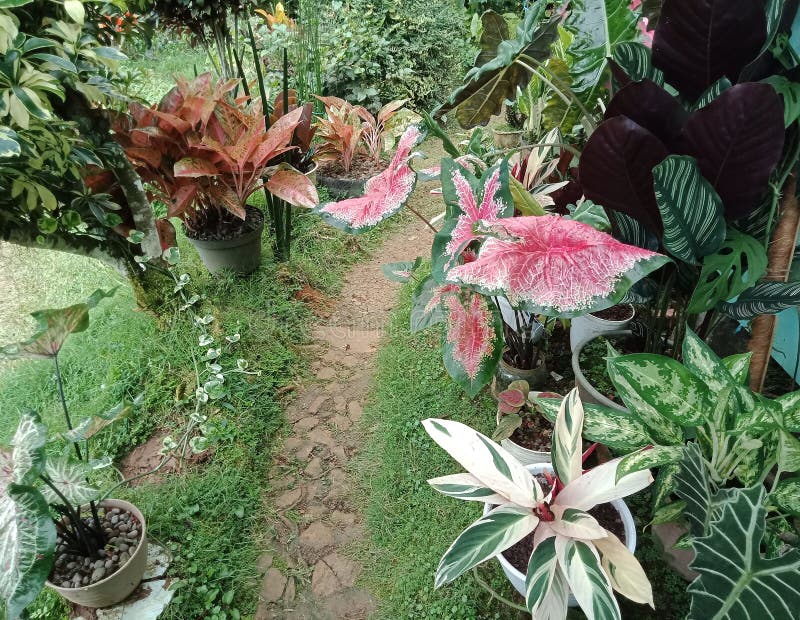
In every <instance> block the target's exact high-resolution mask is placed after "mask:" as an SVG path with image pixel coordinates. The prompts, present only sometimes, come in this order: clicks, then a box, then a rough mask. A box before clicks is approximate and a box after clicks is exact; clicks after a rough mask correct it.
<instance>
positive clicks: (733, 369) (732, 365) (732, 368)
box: [722, 351, 753, 385]
mask: <svg viewBox="0 0 800 620" xmlns="http://www.w3.org/2000/svg"><path fill="white" fill-rule="evenodd" d="M752 357H753V354H752V353H751V352H749V351H748V352H747V353H736V354H734V355H729V356H728V357H724V358H722V363H723V364H724V365H725V368H727V369H728V372H729V373H731V376H732V377H733V380H734V381H736V382H737V383H739V384H741V385H747V384H748V383H749V382H750V359H751V358H752Z"/></svg>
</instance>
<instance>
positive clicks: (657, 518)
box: [651, 500, 686, 525]
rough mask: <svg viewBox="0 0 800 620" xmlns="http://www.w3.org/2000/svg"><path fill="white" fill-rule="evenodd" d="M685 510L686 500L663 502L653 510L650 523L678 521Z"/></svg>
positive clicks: (658, 523)
mask: <svg viewBox="0 0 800 620" xmlns="http://www.w3.org/2000/svg"><path fill="white" fill-rule="evenodd" d="M684 512H686V502H685V501H683V500H677V501H674V502H672V503H670V504H665V505H663V506H661V507H660V508H658V509H657V510H655V511H654V512H653V520H652V521H651V524H652V525H660V524H662V523H672V522H673V521H678V520H679V519H681V517H683V513H684Z"/></svg>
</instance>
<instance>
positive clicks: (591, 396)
mask: <svg viewBox="0 0 800 620" xmlns="http://www.w3.org/2000/svg"><path fill="white" fill-rule="evenodd" d="M602 335H603V336H604V337H607V338H613V337H615V336H630V335H631V332H630V331H629V330H617V331H613V332H606V333H604V334H602ZM598 337H599V336H589V337H588V338H586V339H585V340H582V341H579V342H578V343H577V345H576V346H575V348H574V349H573V351H572V371H573V372H574V373H575V386H576V387H577V388H578V394H579V395H580V397H581V400H582V401H583V402H585V403H594V404H596V405H605V406H606V407H611V408H612V409H616V410H617V411H624V412H627V411H628V409H627V408H626V407H623V406H622V405H620V404H618V403H615V402H614V401H613V400H611V399H609V398H606V397H605V396H603V395H602V394H601V393H600V392H598V391H597V390H596V389H595V388H594V386H593V385H592V384H591V383H590V381H589V380H588V379H587V378H586V375H584V374H583V370H582V369H581V366H580V357H581V352H582V351H583V349H584V347H585V346H586V345H588V344H589V343H590V342H592V341H593V340H595V339H596V338H598Z"/></svg>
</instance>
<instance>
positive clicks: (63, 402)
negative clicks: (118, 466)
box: [53, 353, 83, 461]
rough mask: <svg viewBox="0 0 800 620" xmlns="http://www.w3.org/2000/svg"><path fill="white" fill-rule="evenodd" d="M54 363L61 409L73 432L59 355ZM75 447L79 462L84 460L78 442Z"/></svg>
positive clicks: (68, 426)
mask: <svg viewBox="0 0 800 620" xmlns="http://www.w3.org/2000/svg"><path fill="white" fill-rule="evenodd" d="M53 363H54V364H55V367H56V385H58V397H59V399H60V400H61V408H62V409H63V410H64V420H66V422H67V429H69V430H72V420H71V419H70V417H69V410H68V409H67V399H66V397H65V396H64V383H63V382H62V381H61V369H60V368H59V367H58V353H56V354H55V355H54V356H53ZM72 445H73V446H74V447H75V455H76V456H77V457H78V460H79V461H82V460H83V455H82V454H81V448H80V446H79V445H78V442H74V443H73V444H72Z"/></svg>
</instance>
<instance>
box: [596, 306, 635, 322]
mask: <svg viewBox="0 0 800 620" xmlns="http://www.w3.org/2000/svg"><path fill="white" fill-rule="evenodd" d="M592 316H596V317H597V318H598V319H603V320H604V321H626V320H628V319H630V318H632V317H633V306H629V305H628V304H618V305H616V306H611V307H610V308H606V309H605V310H600V311H599V312H592Z"/></svg>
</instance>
